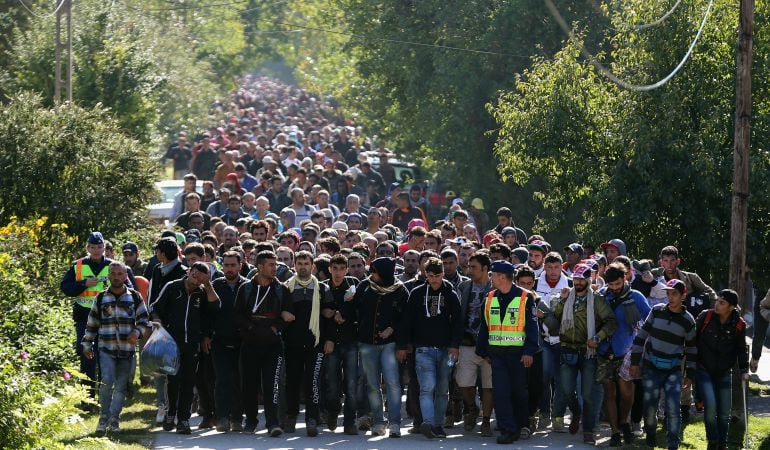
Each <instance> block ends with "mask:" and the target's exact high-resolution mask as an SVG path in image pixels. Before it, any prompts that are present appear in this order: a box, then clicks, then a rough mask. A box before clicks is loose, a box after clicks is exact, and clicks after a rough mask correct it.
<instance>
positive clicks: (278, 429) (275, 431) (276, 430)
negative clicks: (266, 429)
mask: <svg viewBox="0 0 770 450" xmlns="http://www.w3.org/2000/svg"><path fill="white" fill-rule="evenodd" d="M282 434H283V430H282V429H281V427H273V428H271V429H270V437H278V436H280V435H282Z"/></svg>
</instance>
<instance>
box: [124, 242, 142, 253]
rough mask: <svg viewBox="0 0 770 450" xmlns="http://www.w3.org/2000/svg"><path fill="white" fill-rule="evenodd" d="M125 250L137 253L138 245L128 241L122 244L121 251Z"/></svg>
mask: <svg viewBox="0 0 770 450" xmlns="http://www.w3.org/2000/svg"><path fill="white" fill-rule="evenodd" d="M126 252H131V253H139V247H138V246H137V245H136V244H135V243H133V242H131V241H128V242H126V243H125V244H123V253H126Z"/></svg>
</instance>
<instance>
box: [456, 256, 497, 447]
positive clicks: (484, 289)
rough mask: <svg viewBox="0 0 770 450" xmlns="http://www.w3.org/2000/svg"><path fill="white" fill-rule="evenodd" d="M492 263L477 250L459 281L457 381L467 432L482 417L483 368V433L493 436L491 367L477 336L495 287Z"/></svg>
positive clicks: (471, 429) (470, 430)
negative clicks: (460, 325)
mask: <svg viewBox="0 0 770 450" xmlns="http://www.w3.org/2000/svg"><path fill="white" fill-rule="evenodd" d="M491 264H492V262H491V261H490V259H489V256H487V254H486V253H483V252H477V253H475V254H473V256H471V257H470V260H469V261H468V269H467V273H468V275H469V276H470V279H469V280H466V281H463V282H462V283H460V285H459V287H458V290H459V291H460V305H461V312H460V315H461V317H462V320H463V337H462V340H461V343H460V358H459V360H458V361H457V368H456V369H455V381H457V386H458V387H459V388H460V392H461V394H462V398H463V403H464V404H465V409H466V411H468V412H467V414H466V415H465V418H464V422H465V423H464V425H465V431H468V432H472V431H473V429H474V428H475V427H476V420H477V419H478V417H479V408H478V406H476V384H477V372H478V371H481V406H482V408H483V411H482V422H481V435H482V436H492V427H491V425H490V420H491V419H490V418H491V417H492V366H491V365H490V364H489V362H488V361H486V360H485V359H484V358H482V357H480V356H479V355H477V354H476V339H477V338H478V335H479V327H480V326H481V316H482V315H483V314H484V299H486V298H487V295H488V294H489V291H490V290H492V282H491V281H490V280H489V266H490V265H491Z"/></svg>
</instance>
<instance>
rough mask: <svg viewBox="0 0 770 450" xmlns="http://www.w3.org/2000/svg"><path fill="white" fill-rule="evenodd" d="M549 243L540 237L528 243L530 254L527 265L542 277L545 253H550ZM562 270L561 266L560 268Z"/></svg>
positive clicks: (536, 274)
mask: <svg viewBox="0 0 770 450" xmlns="http://www.w3.org/2000/svg"><path fill="white" fill-rule="evenodd" d="M548 247H549V245H548V243H547V242H545V241H542V240H540V239H535V240H533V241H532V242H530V243H529V244H527V250H528V251H529V255H528V256H527V265H528V266H529V268H530V269H532V270H533V271H534V272H535V276H537V277H538V278H540V275H542V273H543V271H544V270H545V264H544V262H545V255H546V254H547V253H548ZM559 270H561V268H559Z"/></svg>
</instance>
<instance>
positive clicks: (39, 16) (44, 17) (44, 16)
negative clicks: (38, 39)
mask: <svg viewBox="0 0 770 450" xmlns="http://www.w3.org/2000/svg"><path fill="white" fill-rule="evenodd" d="M65 1H66V0H59V5H58V6H56V7H55V8H54V11H53V12H52V13H49V14H39V13H36V12H35V11H32V10H31V9H30V8H29V7H28V6H27V4H26V3H24V0H19V3H21V6H23V7H24V9H26V10H27V12H29V13H30V14H32V15H33V16H35V17H37V18H39V19H46V18H48V17H53V16H55V15H56V13H57V12H59V10H60V9H61V7H62V6H64V3H65Z"/></svg>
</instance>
